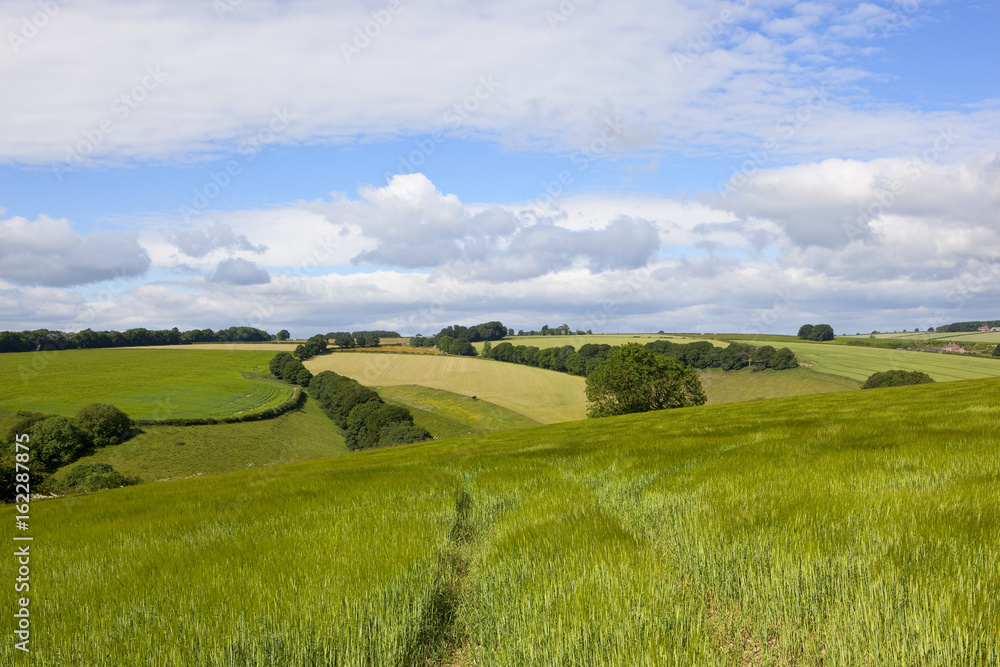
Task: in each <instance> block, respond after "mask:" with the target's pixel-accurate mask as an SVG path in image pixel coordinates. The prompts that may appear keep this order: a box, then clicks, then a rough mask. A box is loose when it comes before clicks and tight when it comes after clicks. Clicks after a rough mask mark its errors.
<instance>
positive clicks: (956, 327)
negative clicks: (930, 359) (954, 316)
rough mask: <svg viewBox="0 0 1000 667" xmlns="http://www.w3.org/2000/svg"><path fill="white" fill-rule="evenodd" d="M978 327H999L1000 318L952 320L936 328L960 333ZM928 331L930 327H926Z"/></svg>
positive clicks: (974, 329)
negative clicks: (952, 321)
mask: <svg viewBox="0 0 1000 667" xmlns="http://www.w3.org/2000/svg"><path fill="white" fill-rule="evenodd" d="M979 327H990V328H993V327H1000V320H988V321H987V320H984V321H982V322H954V323H952V324H945V325H944V326H940V327H938V328H937V331H939V332H940V333H961V332H969V331H978V330H979ZM928 331H930V329H928Z"/></svg>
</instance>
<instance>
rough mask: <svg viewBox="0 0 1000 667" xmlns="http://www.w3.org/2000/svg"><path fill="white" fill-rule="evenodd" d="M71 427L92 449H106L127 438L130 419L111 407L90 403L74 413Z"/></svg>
mask: <svg viewBox="0 0 1000 667" xmlns="http://www.w3.org/2000/svg"><path fill="white" fill-rule="evenodd" d="M73 427H74V428H75V429H76V430H77V431H78V432H79V433H80V434H82V435H83V436H84V437H85V438H87V440H89V441H90V444H92V445H93V446H94V447H107V446H108V445H117V444H118V443H120V442H122V441H123V440H125V439H126V437H128V435H129V433H131V432H132V419H131V418H130V417H129V416H128V415H127V414H125V413H124V412H122V411H121V410H119V409H118V408H116V407H115V406H113V405H105V404H104V403H92V404H91V405H88V406H87V407H85V408H81V409H80V411H79V412H77V413H76V416H75V417H74V418H73Z"/></svg>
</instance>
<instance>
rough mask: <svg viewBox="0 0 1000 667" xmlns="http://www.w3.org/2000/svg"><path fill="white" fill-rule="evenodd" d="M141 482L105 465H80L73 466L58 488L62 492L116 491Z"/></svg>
mask: <svg viewBox="0 0 1000 667" xmlns="http://www.w3.org/2000/svg"><path fill="white" fill-rule="evenodd" d="M141 482H142V480H141V479H139V478H138V477H126V476H125V475H123V474H121V473H120V472H117V471H116V470H115V469H114V468H113V467H112V466H111V465H110V464H107V463H81V464H79V465H75V466H73V467H72V468H71V469H70V471H69V472H68V473H66V476H65V477H64V478H63V479H62V483H61V484H60V486H61V487H62V489H64V490H70V489H72V490H76V491H84V492H89V491H101V490H103V489H117V488H119V487H122V486H130V485H132V484H139V483H141Z"/></svg>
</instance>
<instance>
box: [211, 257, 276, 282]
mask: <svg viewBox="0 0 1000 667" xmlns="http://www.w3.org/2000/svg"><path fill="white" fill-rule="evenodd" d="M209 280H210V281H211V282H213V283H226V284H229V285H266V284H267V283H269V282H271V274H269V273H268V272H267V271H266V270H265V269H262V268H260V267H259V266H257V265H256V264H254V263H253V262H249V261H247V260H245V259H238V258H237V259H227V260H225V261H222V262H219V266H217V267H216V269H215V273H213V274H212V277H211V278H209Z"/></svg>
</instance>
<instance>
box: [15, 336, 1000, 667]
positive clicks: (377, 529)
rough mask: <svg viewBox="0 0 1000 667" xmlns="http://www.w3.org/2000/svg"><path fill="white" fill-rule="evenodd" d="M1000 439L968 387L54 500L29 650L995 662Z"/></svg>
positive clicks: (685, 417) (76, 657) (126, 654)
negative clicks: (33, 630)
mask: <svg viewBox="0 0 1000 667" xmlns="http://www.w3.org/2000/svg"><path fill="white" fill-rule="evenodd" d="M336 356H346V355H336ZM942 406H947V408H945V409H942ZM998 433H1000V380H979V381H970V382H952V383H947V384H936V385H923V386H917V387H902V388H896V389H885V390H872V391H864V392H860V391H859V392H850V393H838V394H827V395H824V396H810V397H797V398H785V399H775V400H765V401H756V402H753V403H737V404H729V405H715V406H703V407H699V408H688V409H682V410H669V411H663V412H658V413H648V414H644V415H631V416H626V417H620V418H610V419H601V420H588V421H583V422H574V423H569V424H558V425H553V426H544V427H537V428H530V429H521V430H516V431H506V432H503V433H494V434H484V435H474V436H470V437H466V438H461V439H455V440H445V441H439V442H431V443H422V444H417V445H409V446H403V447H397V448H392V449H387V450H380V451H374V452H366V453H360V454H350V455H345V456H339V457H334V458H331V459H324V460H319V461H312V462H305V463H294V464H290V465H285V466H273V467H270V468H266V469H260V470H247V471H242V472H236V473H231V474H227V475H221V476H217V477H213V478H199V479H189V480H181V481H176V482H165V483H161V484H150V485H143V486H139V487H131V488H127V489H121V490H116V491H110V492H103V493H98V494H93V495H90V496H77V497H72V498H61V499H54V500H46V501H38V502H36V503H35V504H34V505H33V509H32V529H33V531H34V534H35V535H37V536H38V537H37V538H36V540H38V541H37V542H36V543H35V544H37V545H41V546H40V547H39V548H40V549H42V550H41V551H40V553H41V554H43V556H42V557H41V558H39V559H38V560H37V562H36V561H35V560H33V561H32V565H33V569H32V574H31V576H32V580H31V583H32V612H31V613H32V624H33V625H32V627H33V628H34V629H35V632H34V634H33V636H32V640H33V644H32V649H33V652H32V654H31V658H32V660H31V664H33V665H36V666H48V665H59V666H62V665H67V664H81V665H88V666H93V667H102V666H105V665H107V666H110V665H116V666H117V665H123V664H156V665H164V666H170V665H184V666H185V667H187V666H201V665H204V666H207V665H234V666H235V665H275V664H280V665H285V666H288V667H298V666H302V665H321V664H340V665H361V664H370V665H428V664H429V665H442V666H443V665H449V666H451V665H477V666H479V667H493V666H505V667H506V666H510V667H514V666H516V667H522V666H523V665H563V664H572V665H583V666H590V665H593V666H595V667H596V666H597V665H631V664H640V665H647V664H648V665H654V664H655V665H684V666H688V665H709V666H713V665H757V664H760V665H872V666H881V665H963V666H964V667H988V666H992V665H996V664H998V663H1000V598H998V597H997V596H996V595H995V594H994V592H995V591H996V590H1000V537H998V536H1000V436H998ZM13 514H14V510H13V508H11V507H4V508H2V509H0V521H4V522H6V523H8V525H10V524H11V523H12V522H13V518H14V517H13ZM33 548H34V547H33ZM4 563H5V564H4V565H3V566H0V567H3V568H6V571H7V573H8V576H10V577H13V574H12V571H13V568H14V567H16V562H15V559H13V558H8V559H5V561H4ZM112 593H113V594H112ZM234 600H238V601H239V603H238V604H233V601H234ZM13 620H14V619H13V618H12V616H11V615H9V614H7V615H5V616H4V618H3V620H2V621H0V627H2V628H3V632H4V633H5V634H6V635H8V636H10V633H11V629H12V623H13ZM13 653H14V650H13V647H12V642H9V641H8V642H4V643H2V644H0V659H3V660H4V664H17V663H16V662H15V660H14V656H13Z"/></svg>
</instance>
